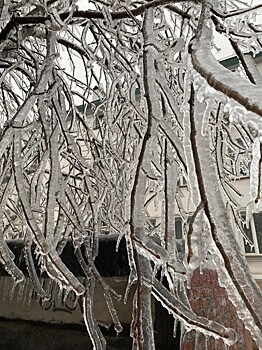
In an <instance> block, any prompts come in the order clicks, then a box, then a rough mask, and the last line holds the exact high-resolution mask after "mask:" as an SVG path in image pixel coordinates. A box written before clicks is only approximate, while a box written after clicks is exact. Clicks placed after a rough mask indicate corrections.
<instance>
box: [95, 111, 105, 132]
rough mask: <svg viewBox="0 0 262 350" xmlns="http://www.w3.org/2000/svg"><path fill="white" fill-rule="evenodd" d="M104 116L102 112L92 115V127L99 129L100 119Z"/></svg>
mask: <svg viewBox="0 0 262 350" xmlns="http://www.w3.org/2000/svg"><path fill="white" fill-rule="evenodd" d="M103 118H104V114H103V113H101V114H98V115H96V116H95V117H94V122H93V129H99V128H100V127H101V125H102V121H103Z"/></svg>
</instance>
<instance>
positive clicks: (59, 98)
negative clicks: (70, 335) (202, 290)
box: [0, 0, 262, 350]
mask: <svg viewBox="0 0 262 350" xmlns="http://www.w3.org/2000/svg"><path fill="white" fill-rule="evenodd" d="M83 6H85V7H83ZM83 9H85V10H83ZM260 12H261V5H254V6H253V7H250V6H249V4H244V3H243V2H242V1H235V0H227V1H223V2H219V1H205V0H203V1H192V2H187V1H175V2H174V1H168V0H153V1H139V2H137V1H120V0H119V1H118V0H116V1H114V2H109V1H89V2H88V4H86V3H84V2H83V1H60V0H57V1H53V0H52V1H34V0H32V1H30V2H25V1H16V2H15V1H2V2H0V25H1V32H0V74H1V76H0V125H1V139H0V168H1V173H0V261H1V263H2V264H3V266H4V267H5V269H6V271H7V272H8V273H9V274H10V275H11V276H12V278H13V279H14V281H15V283H19V282H20V283H23V280H24V278H25V276H24V275H23V273H22V272H21V271H20V270H19V267H18V266H17V265H16V264H15V262H14V256H13V255H12V253H11V251H10V250H9V248H8V245H7V243H6V240H8V239H16V238H20V239H23V240H24V244H25V249H24V252H25V259H26V263H27V268H28V274H29V278H30V281H31V282H30V283H31V286H32V288H34V290H35V291H36V293H37V294H38V295H39V297H40V298H41V299H42V300H48V299H49V298H52V296H50V294H49V290H48V289H47V288H46V287H45V285H44V286H43V285H42V284H41V281H40V280H39V276H38V275H37V272H36V271H37V269H36V266H35V265H34V260H33V258H32V247H35V248H34V250H35V251H34V253H35V254H36V255H37V264H38V265H39V267H40V270H41V272H42V273H45V275H46V276H48V278H50V279H52V280H53V281H54V283H56V284H57V285H58V287H59V288H60V292H61V295H62V294H64V299H66V297H67V296H68V295H69V294H70V295H72V294H73V295H75V299H76V300H78V298H79V300H80V302H81V303H82V306H83V318H84V321H85V324H86V327H87V331H88V334H89V336H90V339H91V340H92V344H93V346H94V349H97V350H98V349H100V350H102V349H105V347H106V342H105V340H104V338H103V335H102V332H101V330H100V328H99V325H98V324H97V321H96V319H95V316H94V313H93V295H94V288H95V284H96V283H99V284H101V286H102V288H103V291H104V296H105V301H106V304H107V306H108V309H109V312H110V315H111V318H112V323H113V324H114V327H115V330H116V332H117V333H119V332H121V330H122V326H121V324H120V321H119V318H118V315H117V313H116V310H115V307H114V299H116V300H120V299H121V296H119V295H118V294H117V293H116V292H115V291H114V290H113V289H112V288H111V287H110V286H109V285H107V284H106V282H105V281H104V280H103V278H102V277H101V276H100V274H99V272H98V271H97V269H96V266H95V258H96V256H97V254H98V240H99V237H100V234H101V233H103V232H106V233H107V234H109V235H110V234H117V235H118V243H117V245H118V244H119V242H120V240H121V239H122V238H123V237H124V238H125V242H126V247H127V254H128V261H129V265H130V275H129V279H128V283H127V289H126V295H125V297H124V301H126V300H128V298H130V296H129V290H130V287H131V286H132V285H134V286H135V289H136V292H135V295H134V300H133V321H132V325H131V336H132V337H133V349H140V350H142V349H143V350H146V349H150V350H152V349H154V348H155V344H154V316H153V315H154V313H153V308H154V300H158V301H160V303H161V305H162V306H163V307H164V308H165V309H167V310H168V312H169V313H171V314H172V315H173V317H174V324H175V326H176V325H177V321H180V322H181V330H182V333H183V332H184V334H185V333H186V332H188V331H190V330H192V329H195V330H196V333H195V334H196V337H197V336H198V335H199V334H200V333H202V334H205V335H206V338H207V339H208V337H214V338H215V339H222V340H223V343H224V345H225V348H227V347H228V346H230V345H231V344H234V343H235V342H236V339H237V334H236V333H235V331H234V330H233V329H230V328H226V327H225V326H224V325H223V324H219V323H217V322H215V321H212V320H208V319H206V318H203V317H199V316H197V315H196V314H194V312H193V311H192V309H191V306H190V303H189V301H188V299H187V293H186V287H188V288H190V279H191V276H192V275H193V273H194V271H195V270H196V269H198V268H200V269H201V268H202V266H203V264H204V263H205V262H207V261H208V263H210V264H212V266H213V268H214V269H216V271H217V273H218V276H219V283H220V284H221V286H224V287H225V288H226V290H227V294H228V296H229V298H230V300H231V301H232V303H233V304H234V305H235V307H236V309H237V312H238V315H239V317H240V318H241V319H242V320H243V322H244V324H245V327H246V329H248V330H249V331H250V333H251V335H252V338H253V339H254V341H255V342H256V344H257V346H258V347H262V326H261V322H262V305H261V303H262V296H261V291H260V290H259V288H258V286H257V285H256V282H255V281H254V279H253V277H252V275H251V273H250V271H249V269H248V265H247V262H246V259H245V256H244V255H243V253H242V252H241V250H240V248H239V247H238V244H237V243H236V240H235V238H234V236H235V232H236V230H240V231H242V232H243V227H242V226H241V225H242V220H243V219H242V217H241V213H240V209H241V208H240V205H239V203H238V195H239V193H238V191H237V190H236V188H235V186H234V181H235V180H236V179H238V177H239V174H240V173H241V171H242V172H243V171H248V170H247V167H248V164H249V163H250V162H251V166H250V171H251V174H250V203H249V205H248V208H247V221H248V220H249V219H250V218H251V217H252V213H253V212H256V213H257V212H259V211H261V209H262V206H261V199H260V198H261V188H262V187H261V173H262V169H261V126H262V125H261V120H260V119H261V116H262V106H261V96H260V95H261V75H260V73H259V70H258V68H257V66H256V64H255V62H254V60H253V59H252V57H251V56H250V55H247V52H248V54H250V53H254V54H260V53H261V45H262V44H261V32H262V27H261V23H259V18H260V17H259V13H260ZM257 15H258V16H257ZM256 16H257V18H258V19H257V18H256ZM215 32H217V33H219V34H220V35H221V34H222V35H223V36H224V39H223V40H224V41H226V40H228V41H229V43H230V44H231V46H232V48H233V50H234V52H235V54H236V56H237V57H238V59H239V62H240V66H239V69H238V71H236V72H231V71H230V70H228V69H226V68H224V67H223V66H222V65H221V64H220V63H219V62H218V60H217V59H216V58H215V57H214V56H213V53H212V48H213V47H214V46H215V45H216V44H214V41H213V40H214V33H215ZM214 51H215V50H213V52H214ZM239 140H240V141H239ZM229 159H230V160H231V161H232V162H231V163H230V165H229ZM232 163H233V164H232ZM207 170H208V171H207ZM181 178H183V179H184V181H185V182H186V187H185V188H183V189H181V188H180V186H179V183H178V179H181ZM184 196H188V198H187V199H186V200H185V198H184ZM156 216H157V218H156V224H155V225H152V221H151V219H152V217H154V218H155V217H156ZM176 217H179V218H180V221H181V222H182V233H181V232H179V230H178V228H177V226H176ZM18 227H19V228H20V229H19V230H18ZM243 234H244V239H245V240H246V241H247V242H249V243H250V244H252V242H250V241H249V238H248V237H247V236H246V235H245V233H244V232H243ZM68 240H71V241H72V243H73V246H74V249H75V255H76V257H77V259H78V262H79V264H80V266H81V268H82V270H83V273H84V275H85V279H84V281H82V280H81V281H80V280H79V279H78V278H77V276H75V275H74V274H73V273H72V271H70V269H68V267H67V266H66V265H65V264H64V263H63V262H62V260H61V258H60V255H61V253H62V251H63V249H64V247H65V245H66V243H67V241H68ZM183 247H184V250H183V249H182V248H183ZM116 249H117V247H116ZM109 263H110V262H109ZM182 335H183V334H182Z"/></svg>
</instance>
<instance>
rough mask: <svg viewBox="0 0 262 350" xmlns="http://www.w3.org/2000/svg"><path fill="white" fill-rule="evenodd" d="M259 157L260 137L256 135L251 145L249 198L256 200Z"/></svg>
mask: <svg viewBox="0 0 262 350" xmlns="http://www.w3.org/2000/svg"><path fill="white" fill-rule="evenodd" d="M260 159H261V151H260V139H259V137H256V138H255V140H254V143H253V147H252V160H251V164H250V190H249V194H250V199H251V201H253V200H256V198H257V197H258V195H259V193H258V183H259V176H260V169H259V162H260Z"/></svg>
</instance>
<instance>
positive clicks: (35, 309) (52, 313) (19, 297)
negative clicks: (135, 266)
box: [0, 276, 134, 324]
mask: <svg viewBox="0 0 262 350" xmlns="http://www.w3.org/2000/svg"><path fill="white" fill-rule="evenodd" d="M105 281H106V282H107V283H108V284H109V285H110V286H111V287H112V288H113V289H114V290H115V291H116V292H117V293H118V294H121V295H122V296H124V294H125V288H126V283H127V279H126V278H105ZM30 287H31V283H30V281H29V279H26V281H25V283H24V284H19V285H17V286H16V287H15V288H14V283H13V281H12V279H11V277H6V276H0V305H1V307H0V317H4V318H8V319H23V320H30V321H41V322H48V323H68V324H69V323H70V324H72V323H73V324H83V322H84V321H83V316H82V312H81V308H80V301H78V303H77V306H76V308H75V310H73V311H71V310H70V309H69V308H67V307H65V306H64V305H62V303H61V298H60V297H59V298H56V297H55V295H54V293H57V292H56V291H54V293H53V299H54V300H55V299H57V300H56V301H54V302H53V305H52V306H51V307H50V308H49V309H48V310H44V309H43V308H42V307H41V303H40V301H39V300H37V299H36V298H32V299H31V298H30V294H31V292H32V290H30ZM133 293H134V291H133V289H131V293H130V297H129V299H128V302H127V304H124V302H123V298H122V300H121V301H117V300H115V299H113V302H114V305H115V308H116V310H117V313H118V316H119V319H120V322H122V323H126V324H129V323H130V321H131V314H132V296H133ZM70 304H73V303H69V302H68V305H70ZM45 305H46V308H47V307H48V306H50V303H49V302H47V303H46V304H45ZM94 312H95V316H96V319H97V321H99V322H101V323H103V324H110V323H112V320H111V316H110V314H109V311H108V307H107V305H106V303H105V298H104V295H103V289H102V287H101V285H100V284H97V285H96V288H95V293H94Z"/></svg>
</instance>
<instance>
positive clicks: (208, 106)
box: [201, 98, 214, 136]
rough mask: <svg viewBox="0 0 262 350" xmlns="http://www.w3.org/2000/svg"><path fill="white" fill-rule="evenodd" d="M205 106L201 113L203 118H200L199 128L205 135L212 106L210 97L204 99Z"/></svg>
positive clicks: (212, 102)
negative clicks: (200, 126)
mask: <svg viewBox="0 0 262 350" xmlns="http://www.w3.org/2000/svg"><path fill="white" fill-rule="evenodd" d="M205 103H206V108H205V111H204V114H203V119H202V128H201V135H203V136H205V135H206V134H207V131H208V122H209V118H210V113H211V110H212V108H213V107H214V101H213V100H212V99H211V98H208V99H207V100H206V101H205Z"/></svg>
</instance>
